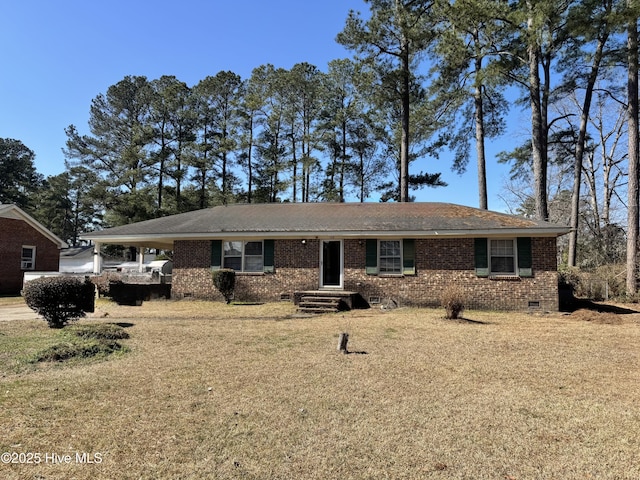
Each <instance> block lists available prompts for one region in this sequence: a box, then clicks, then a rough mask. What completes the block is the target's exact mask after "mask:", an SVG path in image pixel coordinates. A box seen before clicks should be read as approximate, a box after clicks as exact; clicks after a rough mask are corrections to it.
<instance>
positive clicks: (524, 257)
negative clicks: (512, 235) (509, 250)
mask: <svg viewBox="0 0 640 480" xmlns="http://www.w3.org/2000/svg"><path fill="white" fill-rule="evenodd" d="M517 240H518V275H520V276H521V277H532V276H533V269H532V267H533V257H532V255H531V238H530V237H519V238H518V239H517Z"/></svg>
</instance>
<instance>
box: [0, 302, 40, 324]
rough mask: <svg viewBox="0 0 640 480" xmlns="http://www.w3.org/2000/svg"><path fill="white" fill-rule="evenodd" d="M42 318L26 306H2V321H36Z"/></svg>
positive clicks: (0, 315)
mask: <svg viewBox="0 0 640 480" xmlns="http://www.w3.org/2000/svg"><path fill="white" fill-rule="evenodd" d="M38 318H41V317H40V316H39V315H38V314H37V313H36V312H34V311H33V310H31V309H30V308H29V307H27V306H26V305H0V321H3V320H35V319H38Z"/></svg>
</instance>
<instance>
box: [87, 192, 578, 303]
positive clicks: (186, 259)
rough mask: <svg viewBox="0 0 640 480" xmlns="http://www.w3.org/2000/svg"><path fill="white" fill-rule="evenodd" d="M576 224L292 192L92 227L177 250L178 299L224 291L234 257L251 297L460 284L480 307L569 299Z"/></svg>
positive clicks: (398, 291) (104, 235)
mask: <svg viewBox="0 0 640 480" xmlns="http://www.w3.org/2000/svg"><path fill="white" fill-rule="evenodd" d="M568 232H569V228H568V227H565V226H561V225H556V224H551V223H547V222H541V221H537V220H531V219H527V218H521V217H516V216H512V215H506V214H502V213H496V212H491V211H486V210H480V209H476V208H471V207H464V206H459V205H452V204H445V203H284V204H248V205H244V204H234V205H228V206H219V207H213V208H209V209H204V210H198V211H194V212H188V213H183V214H179V215H173V216H169V217H163V218H158V219H155V220H149V221H145V222H139V223H134V224H130V225H125V226H121V227H116V228H111V229H108V230H103V231H100V232H91V233H90V234H86V235H84V238H86V239H90V240H92V241H94V242H95V243H96V245H97V247H98V248H99V247H100V245H101V244H103V243H112V244H114V243H115V244H121V245H129V246H138V247H148V248H160V249H166V250H173V261H174V263H173V286H172V295H173V296H174V297H177V298H182V297H195V298H208V299H221V298H222V297H221V296H220V294H219V293H218V292H217V291H216V290H215V288H214V286H213V284H212V281H211V270H214V269H219V268H221V267H226V268H233V269H234V270H236V271H237V272H238V274H237V278H236V292H235V298H236V299H237V300H244V301H273V300H281V299H284V298H291V299H294V298H296V292H300V291H312V290H318V291H348V292H357V293H358V294H359V296H360V297H361V298H362V299H363V300H364V301H365V302H367V303H370V304H371V303H377V302H386V301H389V300H393V301H394V302H396V303H397V304H399V305H415V306H434V305H438V304H439V302H440V298H441V296H442V293H443V292H444V290H445V289H446V288H447V287H448V286H450V285H457V286H460V287H461V288H462V289H463V290H464V292H465V294H466V296H467V298H468V306H469V307H470V308H483V309H527V308H540V309H543V310H558V281H557V280H558V275H557V251H556V238H557V237H558V236H560V235H564V234H566V233H568ZM96 258H99V257H97V256H96Z"/></svg>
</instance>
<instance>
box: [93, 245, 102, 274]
mask: <svg viewBox="0 0 640 480" xmlns="http://www.w3.org/2000/svg"><path fill="white" fill-rule="evenodd" d="M101 246H102V244H101V243H98V242H96V243H95V244H94V245H93V273H94V274H96V275H100V274H101V273H102V257H101V256H100V247H101Z"/></svg>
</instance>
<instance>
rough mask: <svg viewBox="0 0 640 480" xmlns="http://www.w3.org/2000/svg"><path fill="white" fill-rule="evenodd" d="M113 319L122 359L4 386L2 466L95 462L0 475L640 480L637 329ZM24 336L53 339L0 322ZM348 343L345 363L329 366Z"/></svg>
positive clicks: (223, 315)
mask: <svg viewBox="0 0 640 480" xmlns="http://www.w3.org/2000/svg"><path fill="white" fill-rule="evenodd" d="M105 313H108V316H107V317H106V318H103V319H98V320H94V321H101V322H103V321H104V322H114V321H117V322H122V323H126V322H129V323H131V324H133V325H132V326H131V327H130V328H128V329H127V331H128V332H129V334H130V335H131V339H129V340H126V341H123V343H126V345H128V346H129V348H130V349H131V352H130V353H129V354H127V355H125V356H122V357H119V358H115V359H112V360H109V361H106V362H102V363H92V364H88V365H75V366H45V367H44V368H41V369H39V370H36V371H25V372H22V373H19V374H14V373H9V374H4V376H3V377H2V378H1V379H0V380H1V381H0V405H1V409H0V425H2V428H3V430H2V436H1V437H0V451H12V452H41V453H42V454H43V455H44V453H45V452H53V453H56V454H58V455H64V454H70V455H72V457H74V456H75V454H76V452H87V453H89V454H93V453H99V454H101V456H102V463H100V464H93V465H86V464H76V463H75V457H74V461H73V462H72V463H71V464H69V465H66V464H64V465H61V464H56V465H52V464H46V465H45V464H40V465H6V464H0V477H2V478H10V479H22V478H47V479H51V478H54V479H58V478H60V479H62V478H77V479H96V478H100V479H101V478H143V479H156V478H182V479H187V478H189V479H190V478H194V479H196V478H221V479H235V478H249V479H267V478H269V479H271V478H276V479H293V478H305V479H307V478H309V479H330V478H344V479H368V478H370V479H380V478H393V479H400V478H406V479H413V478H434V479H451V478H454V479H480V478H486V479H518V480H521V479H552V478H553V479H560V478H561V479H585V478H587V479H588V478H593V479H603V478H604V479H627V478H628V479H636V478H640V457H639V456H638V446H639V441H640V440H639V439H640V410H639V409H638V399H639V398H640V378H639V376H640V374H639V372H640V328H639V325H640V324H639V323H638V319H637V317H638V315H635V314H634V315H625V316H623V317H622V318H623V319H624V320H623V321H622V322H610V321H607V322H599V321H591V320H592V319H589V318H585V317H586V314H584V313H581V314H578V315H568V316H563V315H549V316H533V315H525V314H508V313H491V312H475V311H473V312H466V314H465V317H466V318H467V320H459V321H452V320H444V319H443V311H442V310H419V309H399V310H395V311H387V312H382V311H380V310H373V309H372V310H366V311H356V312H347V313H341V314H335V315H325V316H318V317H313V318H296V317H295V316H293V315H292V314H293V307H292V306H291V305H289V304H269V305H246V306H227V305H224V304H221V303H207V302H153V303H145V304H144V305H143V306H142V307H117V306H114V305H110V304H106V303H104V302H101V303H100V305H99V309H98V312H97V314H96V315H97V317H100V316H104V314H105ZM585 320H590V321H585ZM86 321H88V320H84V321H83V322H86ZM24 329H30V330H31V331H33V332H35V333H37V334H39V335H45V333H43V332H45V331H46V330H48V329H47V327H46V324H45V323H44V322H40V323H37V322H25V323H22V322H0V334H3V335H8V336H11V335H16V336H17V335H19V334H21V332H22V330H24ZM343 331H348V332H349V333H350V338H349V350H350V351H352V352H355V353H353V354H349V355H342V354H340V353H338V352H337V343H338V334H339V333H340V332H343ZM38 332H39V333H38ZM0 353H1V352H0Z"/></svg>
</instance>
